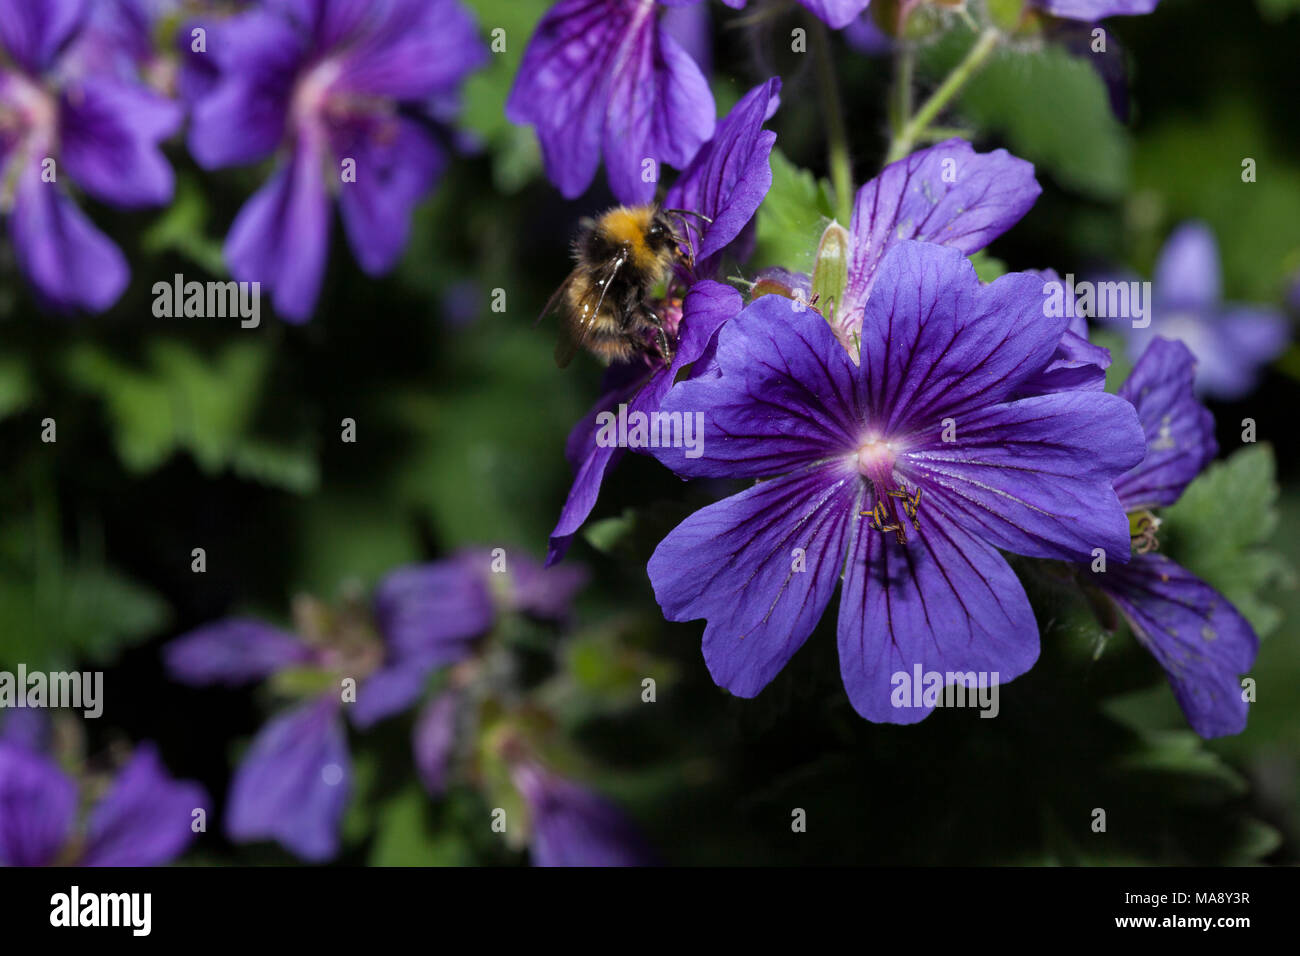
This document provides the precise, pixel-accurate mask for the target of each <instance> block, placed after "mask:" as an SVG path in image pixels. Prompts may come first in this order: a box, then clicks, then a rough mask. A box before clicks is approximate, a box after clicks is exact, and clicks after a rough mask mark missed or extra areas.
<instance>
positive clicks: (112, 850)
mask: <svg viewBox="0 0 1300 956" xmlns="http://www.w3.org/2000/svg"><path fill="white" fill-rule="evenodd" d="M79 790H80V784H79V783H78V781H77V780H75V779H74V778H73V777H71V776H69V775H68V774H67V773H65V772H64V771H63V770H62V769H60V767H59V765H58V764H57V763H55V761H54V760H53V759H51V758H50V757H49V756H48V755H46V754H45V753H43V752H42V751H40V750H38V749H35V748H33V747H29V746H25V745H24V744H22V743H19V742H17V741H15V740H14V739H13V738H11V737H9V736H8V735H6V737H5V738H4V739H0V866H53V865H62V866H161V865H162V864H165V863H169V862H171V861H172V860H174V859H175V858H176V857H178V856H180V854H181V853H182V852H183V851H184V850H185V848H186V847H187V846H188V845H189V843H190V841H191V840H192V839H193V838H194V830H193V828H192V824H193V821H194V816H193V814H194V811H195V810H205V812H206V809H207V796H206V794H204V792H203V788H202V787H200V786H198V785H197V784H194V783H188V782H184V781H177V780H174V779H173V778H172V777H171V776H170V775H169V774H168V773H167V769H166V768H165V767H164V766H163V765H162V762H161V761H160V760H159V759H158V752H157V750H155V749H154V747H153V745H152V744H141V745H140V746H138V747H136V749H135V753H134V754H133V755H132V757H131V760H130V761H129V762H128V763H127V764H126V766H125V767H123V768H122V769H121V771H120V772H119V773H118V774H117V776H116V777H115V778H114V779H113V781H112V784H111V785H110V786H109V788H108V791H107V792H106V793H105V794H104V795H103V796H102V797H100V798H99V800H98V801H97V802H96V803H95V804H94V805H93V806H92V807H91V808H90V810H89V812H88V814H86V816H85V817H84V819H82V818H81V817H80V812H79V802H80V799H81V797H80V795H79Z"/></svg>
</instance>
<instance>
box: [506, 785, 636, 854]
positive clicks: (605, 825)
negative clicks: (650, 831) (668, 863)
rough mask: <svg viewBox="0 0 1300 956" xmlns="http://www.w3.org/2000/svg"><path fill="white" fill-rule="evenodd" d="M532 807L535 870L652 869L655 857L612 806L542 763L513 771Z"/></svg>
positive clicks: (631, 826) (531, 821)
mask: <svg viewBox="0 0 1300 956" xmlns="http://www.w3.org/2000/svg"><path fill="white" fill-rule="evenodd" d="M511 778H512V780H513V781H514V785H515V787H516V789H518V791H519V792H520V794H521V795H522V796H523V798H524V801H525V802H526V803H527V805H528V812H529V817H530V820H529V822H530V825H531V832H532V841H531V844H530V846H531V850H532V862H533V865H534V866H649V865H652V864H653V863H654V862H655V858H654V855H653V853H652V852H651V851H650V849H649V847H648V846H647V845H646V843H645V840H644V839H643V838H642V836H641V834H640V833H639V832H638V831H637V829H636V827H634V826H633V825H632V822H631V821H630V820H629V819H628V818H627V817H626V816H625V815H624V814H623V812H622V811H620V810H619V809H618V808H617V807H615V806H614V805H613V804H612V803H610V802H609V801H608V800H606V799H605V798H604V797H602V796H600V795H599V794H597V793H594V792H592V791H591V790H588V789H587V788H586V787H582V786H580V785H578V784H576V783H574V782H573V781H571V780H567V779H565V778H564V777H560V776H558V775H556V774H554V773H552V772H550V771H549V770H547V769H546V768H544V767H542V766H541V765H539V764H537V763H536V762H532V761H521V762H519V763H516V764H515V765H514V766H513V767H512V768H511Z"/></svg>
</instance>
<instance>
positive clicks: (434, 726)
mask: <svg viewBox="0 0 1300 956" xmlns="http://www.w3.org/2000/svg"><path fill="white" fill-rule="evenodd" d="M460 701H461V694H460V692H459V691H455V690H448V691H443V692H442V693H441V694H439V695H438V696H437V697H435V698H434V699H433V700H431V701H429V703H427V704H425V705H424V708H423V709H422V710H421V711H420V716H419V717H418V718H416V721H415V732H414V734H413V735H412V737H411V748H412V751H413V753H414V757H415V768H416V770H417V772H418V773H419V774H420V782H421V783H423V784H424V789H425V790H427V791H428V792H429V794H430V795H431V796H435V797H440V796H442V795H443V794H444V793H445V792H446V790H447V773H448V768H449V765H450V763H451V758H452V756H453V754H454V753H455V750H456V717H457V714H458V712H459V710H460Z"/></svg>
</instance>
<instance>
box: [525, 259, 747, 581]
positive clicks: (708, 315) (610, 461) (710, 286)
mask: <svg viewBox="0 0 1300 956" xmlns="http://www.w3.org/2000/svg"><path fill="white" fill-rule="evenodd" d="M740 306H741V298H740V294H739V293H738V292H736V290H735V289H732V288H731V287H729V286H724V285H722V284H721V283H718V282H712V281H702V282H697V283H695V284H694V285H693V286H692V287H691V290H690V292H688V293H687V295H686V300H685V301H684V302H683V303H682V321H681V325H680V327H679V333H680V334H679V337H678V340H677V350H676V352H674V354H673V362H672V365H671V366H669V368H668V369H667V371H665V370H663V369H662V368H660V369H658V370H656V371H655V372H653V373H651V374H650V375H649V377H648V378H645V379H642V378H639V377H636V376H633V375H629V380H620V381H619V384H618V385H617V386H616V387H615V388H614V390H612V391H609V392H607V393H606V394H605V395H604V396H602V398H601V400H600V401H599V402H598V403H597V405H596V407H595V408H593V409H592V410H591V411H590V412H589V413H588V414H587V416H586V417H585V418H583V420H582V421H580V422H579V423H578V424H577V425H576V426H575V427H574V429H573V432H572V433H571V434H570V435H569V440H568V444H567V447H566V455H567V457H568V458H569V462H570V464H571V465H573V466H574V471H575V475H574V479H573V485H572V487H571V488H570V489H569V496H568V498H567V499H566V500H565V502H564V509H563V510H562V511H561V512H560V519H559V521H557V522H556V525H555V529H554V530H553V531H552V532H551V536H550V543H549V546H548V548H547V552H546V566H547V567H548V568H549V567H550V566H552V565H553V564H555V563H556V562H557V561H560V560H561V559H562V558H563V557H564V555H565V553H566V552H567V551H568V548H569V544H570V543H571V542H572V540H573V536H574V535H575V534H577V532H578V529H579V528H581V527H582V524H583V522H585V521H586V520H587V516H588V515H590V514H591V509H592V508H594V507H595V506H596V499H597V498H598V497H599V495H600V486H601V483H602V482H603V481H604V478H605V474H606V473H607V472H608V471H609V469H610V468H612V467H613V466H614V464H615V463H616V462H617V461H618V459H619V458H621V457H622V455H623V452H624V449H622V448H618V447H614V446H612V445H601V444H600V443H599V442H598V441H597V440H596V438H597V433H598V429H597V426H596V422H597V420H598V419H599V417H600V416H601V415H602V414H604V413H607V412H611V411H614V410H616V409H617V408H618V406H619V404H621V403H627V404H628V412H629V414H631V412H633V411H637V412H644V413H646V414H649V413H651V412H655V411H658V410H659V405H660V403H661V402H662V401H663V400H664V397H665V396H666V395H667V394H668V390H669V389H670V388H671V387H672V384H673V382H675V381H676V380H677V376H678V374H679V373H680V372H681V371H682V370H683V369H684V368H686V367H687V366H688V365H694V364H695V363H697V362H701V361H702V360H703V359H704V357H705V355H706V352H707V351H708V350H709V348H710V347H711V345H712V342H713V339H714V336H715V335H716V333H717V331H718V329H719V328H720V327H721V326H722V324H723V323H724V322H726V321H727V320H728V319H730V318H732V317H733V316H735V315H737V314H738V313H739V311H740ZM692 374H694V369H693V370H692Z"/></svg>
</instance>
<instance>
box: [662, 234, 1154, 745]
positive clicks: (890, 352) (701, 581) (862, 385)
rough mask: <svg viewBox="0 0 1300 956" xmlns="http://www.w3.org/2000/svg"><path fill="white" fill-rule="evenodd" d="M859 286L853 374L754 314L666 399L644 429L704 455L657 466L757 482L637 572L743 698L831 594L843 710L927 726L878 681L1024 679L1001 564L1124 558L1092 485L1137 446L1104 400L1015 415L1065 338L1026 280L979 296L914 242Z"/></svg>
mask: <svg viewBox="0 0 1300 956" xmlns="http://www.w3.org/2000/svg"><path fill="white" fill-rule="evenodd" d="M873 276H874V279H873V281H874V288H873V291H872V294H871V296H870V297H869V298H868V299H867V301H866V304H865V307H864V309H863V315H862V320H861V366H858V365H857V364H855V363H854V360H853V359H852V358H851V357H850V355H849V353H848V351H847V350H846V349H844V348H842V347H840V346H839V345H837V343H836V336H835V333H834V332H833V331H832V330H831V328H830V326H829V325H828V324H827V323H826V322H825V321H824V320H823V319H822V317H821V316H820V315H818V314H817V313H816V312H815V311H813V310H812V309H809V308H806V307H801V306H800V305H799V303H796V302H792V301H791V300H789V299H786V298H784V297H782V296H777V295H768V296H763V297H762V298H760V299H758V300H757V301H756V302H754V303H753V304H751V305H750V306H749V307H748V308H747V309H745V311H744V312H743V313H741V314H740V315H739V316H738V317H736V318H734V319H731V320H730V321H728V322H727V323H726V324H725V325H724V326H723V328H722V331H721V332H720V333H719V336H718V341H717V352H716V356H715V359H716V364H715V366H714V368H715V371H716V374H714V375H713V377H709V378H697V379H693V380H691V381H687V382H683V383H680V384H678V385H676V386H674V387H673V389H672V390H671V391H670V392H669V393H668V396H667V398H666V399H665V400H664V401H663V403H662V409H663V410H664V411H665V412H667V413H670V414H671V413H673V412H681V413H686V412H688V411H689V412H694V411H696V410H701V411H703V412H704V417H705V423H706V424H705V434H704V442H703V455H702V456H701V457H698V458H694V459H691V458H687V457H685V455H684V454H683V451H682V450H681V449H663V448H661V449H657V450H656V451H655V454H656V455H657V456H658V458H659V459H660V460H661V461H662V462H663V463H664V464H666V465H667V466H669V467H670V468H672V469H673V470H674V471H676V472H677V473H678V474H680V475H683V476H686V477H700V478H749V479H769V480H761V481H759V482H758V483H757V484H756V485H754V486H753V487H752V488H750V489H749V490H747V491H744V492H742V493H741V494H738V495H735V496H734V497H731V498H728V499H725V500H723V501H720V502H718V503H716V504H713V505H710V506H709V507H707V508H704V509H703V510H701V511H699V512H696V513H695V514H694V515H692V516H691V517H690V518H687V519H686V521H684V522H683V523H682V524H681V525H679V526H678V527H677V528H676V529H675V530H674V531H672V532H671V533H670V534H669V535H668V537H667V538H665V539H664V540H663V541H662V542H661V543H660V545H659V547H658V548H657V549H656V550H655V553H654V555H653V556H652V557H651V559H650V563H649V566H648V568H647V570H648V572H649V575H650V580H651V583H652V585H653V586H654V590H655V596H656V598H657V599H658V601H659V603H660V605H661V606H662V608H663V611H664V615H665V616H666V617H667V618H668V619H669V620H673V621H689V620H694V619H697V618H706V619H707V620H708V626H707V628H706V630H705V633H704V657H705V660H706V662H707V664H708V666H709V670H710V672H711V673H712V675H713V678H714V680H715V681H716V682H717V683H718V684H719V685H720V686H722V687H725V688H727V689H728V690H730V691H731V692H732V693H733V694H736V695H738V696H742V697H753V696H754V695H756V694H758V692H759V691H761V690H762V689H763V687H764V686H766V685H767V684H768V682H770V681H771V680H772V678H773V677H775V676H776V674H777V673H778V672H779V671H780V670H781V669H782V667H784V665H785V663H786V661H788V660H789V659H790V657H791V656H792V655H793V654H794V653H795V652H796V651H797V650H798V649H799V647H800V646H801V645H802V644H803V642H804V640H805V639H806V638H807V637H808V635H809V634H810V633H811V631H812V629H813V627H814V626H815V625H816V624H817V622H818V620H819V619H820V618H821V616H822V613H823V612H824V610H825V609H826V606H827V605H828V603H829V602H830V599H831V595H832V593H833V592H834V590H835V586H836V584H837V583H838V582H839V581H840V578H841V574H842V575H843V581H844V587H843V592H842V595H841V599H840V613H839V648H840V669H841V673H842V675H843V678H844V685H845V688H846V690H847V691H848V695H849V699H850V700H851V702H852V704H853V706H854V708H855V709H856V710H857V711H858V713H859V714H861V715H862V716H864V717H866V718H867V719H869V720H873V721H883V722H891V723H913V722H915V721H918V720H920V719H922V718H923V717H924V716H926V714H927V713H928V711H929V708H928V707H912V708H908V709H900V708H899V707H896V706H891V682H892V675H895V674H898V673H906V674H909V675H910V674H911V673H912V672H913V668H914V667H920V668H922V669H923V670H924V671H926V672H934V671H937V672H939V673H948V672H962V673H966V672H970V671H975V672H984V673H989V674H992V673H996V674H997V675H998V676H997V677H993V678H991V680H993V681H994V682H999V681H1001V682H1005V681H1007V680H1010V679H1011V678H1014V677H1017V676H1019V675H1020V674H1023V673H1024V672H1025V671H1027V670H1028V669H1029V668H1030V667H1031V666H1032V665H1033V663H1034V661H1035V660H1036V659H1037V656H1038V628H1037V624H1036V622H1035V620H1034V615H1033V612H1032V610H1031V608H1030V606H1029V601H1028V598H1027V597H1026V596H1025V592H1024V589H1023V588H1022V587H1021V585H1020V582H1019V580H1018V579H1017V578H1016V576H1015V574H1014V573H1013V572H1012V570H1011V568H1010V567H1009V566H1008V564H1007V562H1006V560H1005V559H1004V558H1003V557H1002V556H1001V555H999V553H998V549H1002V550H1006V551H1011V552H1013V553H1017V554H1024V555H1028V556H1032V557H1058V558H1069V557H1073V558H1074V559H1076V560H1077V559H1082V558H1086V557H1087V556H1089V555H1090V554H1091V551H1092V549H1093V548H1095V547H1105V548H1107V549H1108V551H1111V552H1114V553H1120V551H1122V550H1124V549H1127V547H1128V522H1127V520H1126V518H1125V515H1124V512H1123V509H1122V508H1121V507H1120V506H1119V501H1118V499H1117V497H1116V495H1115V492H1114V490H1113V489H1112V487H1111V483H1112V481H1113V480H1114V479H1115V478H1116V477H1117V476H1118V475H1120V474H1122V473H1123V472H1124V471H1126V470H1127V469H1128V468H1131V467H1132V466H1133V465H1135V464H1136V463H1137V462H1138V461H1140V460H1141V457H1142V452H1143V447H1144V446H1143V442H1142V434H1141V430H1140V429H1139V427H1138V424H1137V416H1136V414H1135V413H1134V411H1133V408H1132V406H1130V405H1129V404H1128V403H1127V402H1125V401H1123V400H1122V399H1120V398H1117V397H1116V396H1113V395H1107V394H1105V393H1104V392H1101V391H1098V390H1095V389H1088V390H1080V391H1062V392H1055V393H1052V394H1046V395H1037V396H1032V397H1019V389H1020V388H1021V386H1022V383H1024V382H1026V381H1029V380H1031V379H1032V377H1033V376H1035V375H1038V374H1040V373H1041V371H1042V370H1043V368H1044V367H1045V366H1047V365H1048V364H1049V363H1050V362H1051V361H1052V360H1053V358H1054V356H1055V354H1056V351H1057V349H1058V347H1059V343H1060V341H1061V338H1062V335H1063V333H1064V332H1065V331H1066V320H1065V319H1064V318H1056V319H1054V318H1048V317H1046V316H1045V315H1044V309H1043V304H1042V303H1043V295H1042V280H1041V278H1040V277H1038V276H1034V275H1029V274H1023V273H1022V274H1015V273H1013V274H1010V275H1006V276H1003V277H1002V278H1000V279H998V280H997V281H996V282H994V283H992V284H991V285H988V286H982V285H981V284H980V282H979V280H978V278H977V277H976V275H975V272H974V269H973V268H972V267H971V265H970V263H969V261H968V260H967V259H966V258H965V257H964V256H963V255H962V254H961V252H959V251H958V250H956V249H950V248H944V247H942V246H939V245H936V244H933V243H927V242H914V241H901V242H892V243H891V248H890V250H889V252H888V253H887V254H886V255H885V256H884V258H883V259H882V260H880V261H878V262H875V263H873ZM945 438H947V439H948V440H945ZM1125 553H1126V551H1125ZM846 556H847V561H848V564H847V568H846V566H845V561H846Z"/></svg>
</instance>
